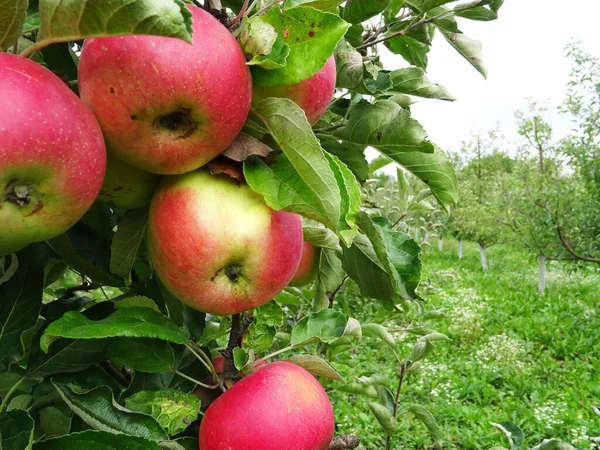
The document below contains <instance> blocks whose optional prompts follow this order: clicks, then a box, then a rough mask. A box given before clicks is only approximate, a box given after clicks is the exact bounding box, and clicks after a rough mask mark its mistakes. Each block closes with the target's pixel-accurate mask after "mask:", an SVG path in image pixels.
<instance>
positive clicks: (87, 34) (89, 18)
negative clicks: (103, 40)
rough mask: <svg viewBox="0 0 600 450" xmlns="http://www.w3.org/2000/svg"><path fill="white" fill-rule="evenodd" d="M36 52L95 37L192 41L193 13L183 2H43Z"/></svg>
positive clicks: (54, 0) (58, 0) (168, 0)
mask: <svg viewBox="0 0 600 450" xmlns="http://www.w3.org/2000/svg"><path fill="white" fill-rule="evenodd" d="M40 18H41V23H40V29H39V34H38V38H37V42H36V45H35V47H34V48H35V49H39V48H42V47H45V46H46V45H48V44H52V43H54V42H68V41H77V40H80V39H87V38H91V37H101V36H123V35H129V34H151V35H157V36H168V37H175V38H179V39H183V40H185V41H186V42H189V43H191V42H192V36H191V34H192V14H191V13H190V12H189V11H188V10H187V9H186V7H185V5H184V3H183V2H182V1H179V0H176V1H172V0H130V1H128V2H127V3H126V4H123V2H122V1H119V0H108V1H103V2H93V1H89V0H86V1H73V0H71V1H67V2H65V1H62V0H40Z"/></svg>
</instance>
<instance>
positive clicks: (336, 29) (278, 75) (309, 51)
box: [251, 6, 350, 86]
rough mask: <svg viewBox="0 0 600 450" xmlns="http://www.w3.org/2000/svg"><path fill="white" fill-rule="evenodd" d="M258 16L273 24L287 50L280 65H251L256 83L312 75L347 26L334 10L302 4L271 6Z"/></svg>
mask: <svg viewBox="0 0 600 450" xmlns="http://www.w3.org/2000/svg"><path fill="white" fill-rule="evenodd" d="M261 19H262V20H263V21H264V22H266V23H269V24H271V25H272V26H273V27H274V28H275V31H276V32H277V33H278V34H279V35H280V36H281V37H282V38H283V40H284V42H285V43H286V44H287V45H288V46H289V48H290V53H289V56H288V58H287V63H286V65H285V67H283V68H280V69H274V70H263V69H261V68H260V67H256V66H251V70H252V82H253V83H254V84H255V85H257V86H284V85H292V84H296V83H299V82H300V81H304V80H306V79H308V78H310V77H312V76H313V75H314V74H316V73H317V72H319V71H320V70H321V69H322V68H323V67H324V66H325V63H326V62H327V59H329V57H330V56H331V55H332V54H333V51H334V50H335V47H336V45H337V44H338V42H339V41H340V39H342V37H343V36H344V34H345V33H346V30H347V29H348V28H349V27H350V24H348V23H346V22H344V21H343V20H342V19H340V17H339V16H338V15H336V14H330V13H326V12H322V11H319V10H317V9H314V8H307V7H302V6H300V7H296V8H291V9H287V10H284V11H282V10H281V9H280V8H271V9H269V11H268V12H267V13H266V14H265V15H264V16H262V18H261Z"/></svg>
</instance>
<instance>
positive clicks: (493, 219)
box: [446, 43, 600, 294]
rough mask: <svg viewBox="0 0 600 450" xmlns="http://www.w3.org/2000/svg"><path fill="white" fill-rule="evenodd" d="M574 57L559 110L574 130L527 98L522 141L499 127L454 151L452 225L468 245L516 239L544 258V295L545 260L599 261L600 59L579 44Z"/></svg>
mask: <svg viewBox="0 0 600 450" xmlns="http://www.w3.org/2000/svg"><path fill="white" fill-rule="evenodd" d="M567 56H568V57H569V58H570V59H571V61H572V71H571V74H570V80H569V83H568V86H567V90H566V95H565V100H564V102H563V104H562V105H561V107H560V108H559V112H560V113H561V114H567V115H569V116H570V118H571V121H572V127H571V129H570V131H569V132H568V133H566V134H565V135H564V136H556V135H555V133H554V130H553V128H552V126H551V125H550V124H549V122H548V119H547V115H548V113H549V111H548V107H547V105H546V104H544V103H539V102H536V101H533V100H529V101H528V105H527V107H526V108H525V109H523V110H519V111H517V112H516V113H515V117H516V120H517V124H518V133H519V140H518V141H517V142H516V143H507V142H506V140H505V139H504V137H503V136H502V133H501V132H500V130H499V129H494V130H491V131H488V132H474V133H473V135H472V136H471V139H470V140H469V141H467V142H464V143H463V145H462V148H461V151H460V152H459V153H457V154H455V155H454V160H455V164H456V166H457V167H458V177H459V181H460V182H459V187H460V202H459V204H458V205H457V207H456V208H455V209H454V210H453V212H452V214H451V215H450V216H448V218H447V221H446V229H447V230H448V232H449V233H451V234H452V235H453V236H454V237H455V238H456V239H458V241H459V257H460V256H461V255H460V253H461V242H462V241H463V240H468V241H473V242H476V243H478V244H479V247H480V252H481V262H482V267H483V269H484V270H487V268H488V262H487V253H486V249H487V248H488V247H490V246H491V245H493V244H495V243H497V242H500V241H504V242H506V241H509V242H516V243H519V244H521V245H522V246H524V247H525V248H526V249H527V250H529V251H530V252H532V253H534V254H535V255H537V257H538V262H539V292H540V294H543V293H544V289H545V272H546V261H548V260H570V261H575V262H580V263H596V264H598V263H600V225H599V222H600V221H599V220H598V219H599V217H598V212H597V205H598V199H599V198H600V197H599V194H600V164H599V162H600V103H599V99H600V60H599V59H597V58H595V57H593V56H592V55H590V54H588V53H586V52H584V51H583V50H582V49H581V48H580V47H579V46H578V44H577V43H573V44H571V45H569V47H568V48H567Z"/></svg>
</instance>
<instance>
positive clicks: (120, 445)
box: [33, 430, 160, 450]
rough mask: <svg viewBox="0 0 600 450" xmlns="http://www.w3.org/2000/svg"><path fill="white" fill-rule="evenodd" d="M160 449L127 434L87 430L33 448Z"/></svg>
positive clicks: (60, 449)
mask: <svg viewBox="0 0 600 450" xmlns="http://www.w3.org/2000/svg"><path fill="white" fill-rule="evenodd" d="M82 448H85V449H88V450H100V449H101V450H160V447H159V446H158V444H157V443H156V442H152V441H150V440H148V439H143V438H140V437H136V436H129V435H126V434H114V433H111V432H106V431H94V430H86V431H82V432H80V433H71V434H68V435H66V436H62V437H59V438H54V439H47V440H44V441H41V442H36V443H35V445H34V446H33V450H81V449H82Z"/></svg>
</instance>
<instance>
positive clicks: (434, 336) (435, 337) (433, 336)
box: [417, 332, 450, 342]
mask: <svg viewBox="0 0 600 450" xmlns="http://www.w3.org/2000/svg"><path fill="white" fill-rule="evenodd" d="M449 340H450V338H449V337H448V336H446V335H445V334H442V333H437V332H433V333H427V334H426V335H425V336H421V337H420V338H419V339H417V342H435V341H449Z"/></svg>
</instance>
